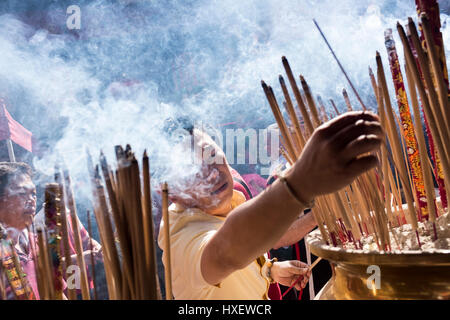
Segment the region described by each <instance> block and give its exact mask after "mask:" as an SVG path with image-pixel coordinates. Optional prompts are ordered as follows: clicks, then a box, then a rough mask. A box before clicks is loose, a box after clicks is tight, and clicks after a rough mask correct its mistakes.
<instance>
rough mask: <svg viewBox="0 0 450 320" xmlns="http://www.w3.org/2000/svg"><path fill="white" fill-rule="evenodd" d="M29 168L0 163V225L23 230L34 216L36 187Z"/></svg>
mask: <svg viewBox="0 0 450 320" xmlns="http://www.w3.org/2000/svg"><path fill="white" fill-rule="evenodd" d="M31 178H32V170H31V168H30V166H28V165H27V164H26V163H23V162H0V223H1V224H3V225H4V226H5V227H11V228H16V229H18V230H23V229H25V228H26V227H27V226H29V225H30V224H31V223H32V221H33V217H34V215H35V214H36V186H35V185H34V183H33V181H32V180H31Z"/></svg>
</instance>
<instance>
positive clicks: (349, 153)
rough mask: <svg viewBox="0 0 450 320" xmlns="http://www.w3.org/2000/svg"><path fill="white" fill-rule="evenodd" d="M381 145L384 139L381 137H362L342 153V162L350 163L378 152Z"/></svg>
mask: <svg viewBox="0 0 450 320" xmlns="http://www.w3.org/2000/svg"><path fill="white" fill-rule="evenodd" d="M381 143H382V138H381V137H380V136H377V135H374V134H370V135H363V136H360V137H358V138H357V139H356V140H354V141H352V142H350V143H349V144H348V145H347V146H346V147H345V148H344V149H343V150H342V151H341V155H342V160H343V161H344V163H348V162H349V161H351V160H353V159H354V158H356V157H357V156H359V155H362V154H365V153H368V152H372V151H376V150H377V149H378V148H379V147H380V146H381Z"/></svg>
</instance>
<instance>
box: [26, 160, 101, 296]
mask: <svg viewBox="0 0 450 320" xmlns="http://www.w3.org/2000/svg"><path fill="white" fill-rule="evenodd" d="M63 176H64V179H63ZM55 180H56V183H48V184H47V185H46V187H45V204H44V206H45V227H42V226H40V227H37V228H35V226H34V224H33V227H32V229H29V230H28V233H29V234H30V235H32V234H35V235H36V236H37V243H35V242H34V241H33V240H32V237H30V250H31V254H32V256H33V259H34V261H35V274H36V280H37V285H38V291H39V296H40V298H41V299H43V300H62V299H66V298H67V299H69V300H76V299H77V289H80V290H81V294H82V299H90V290H89V284H88V275H87V269H86V262H85V259H84V255H83V247H82V244H81V235H80V222H79V219H78V216H77V213H76V206H75V205H76V204H75V200H74V198H73V192H72V190H71V179H70V176H69V174H68V171H67V170H64V173H63V174H61V172H60V171H59V168H57V169H56V174H55ZM65 199H67V206H68V207H69V208H71V212H70V219H71V225H72V229H71V232H72V233H73V235H72V237H73V239H74V240H75V252H76V262H74V261H72V257H71V254H70V244H69V237H70V234H69V233H70V232H69V227H68V216H67V212H66V201H65ZM31 231H32V232H31ZM91 265H93V262H92V260H91ZM70 266H76V267H77V268H75V269H74V268H70ZM74 272H75V273H74ZM71 276H72V277H71ZM65 287H66V290H67V296H66V295H65V294H64V291H63V290H64V288H65Z"/></svg>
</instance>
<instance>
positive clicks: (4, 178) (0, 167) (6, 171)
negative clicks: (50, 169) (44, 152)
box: [0, 162, 33, 196]
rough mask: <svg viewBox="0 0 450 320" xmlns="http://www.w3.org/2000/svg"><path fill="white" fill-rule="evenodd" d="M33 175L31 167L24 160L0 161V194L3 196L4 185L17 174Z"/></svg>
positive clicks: (17, 175)
mask: <svg viewBox="0 0 450 320" xmlns="http://www.w3.org/2000/svg"><path fill="white" fill-rule="evenodd" d="M22 175H28V176H29V177H30V178H31V177H32V176H33V171H32V170H31V167H30V166H29V165H28V164H26V163H24V162H0V196H3V194H4V192H5V189H6V187H7V186H8V185H9V184H10V183H11V181H13V180H14V179H16V178H17V177H19V176H22Z"/></svg>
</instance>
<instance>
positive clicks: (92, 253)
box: [87, 210, 98, 300]
mask: <svg viewBox="0 0 450 320" xmlns="http://www.w3.org/2000/svg"><path fill="white" fill-rule="evenodd" d="M87 222H88V232H89V235H90V237H91V238H89V250H90V251H91V253H90V258H91V261H90V262H91V275H92V282H93V284H94V300H98V293H97V282H96V281H95V280H96V278H97V277H96V275H95V258H94V245H93V241H92V223H91V212H90V211H89V210H88V211H87Z"/></svg>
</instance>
